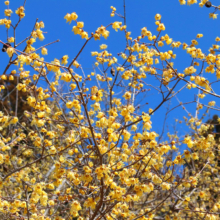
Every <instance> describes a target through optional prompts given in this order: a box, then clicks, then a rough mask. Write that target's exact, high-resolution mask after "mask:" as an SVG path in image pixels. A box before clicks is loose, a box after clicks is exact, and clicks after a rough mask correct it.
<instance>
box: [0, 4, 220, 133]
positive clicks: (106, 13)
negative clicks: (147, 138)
mask: <svg viewBox="0 0 220 220" xmlns="http://www.w3.org/2000/svg"><path fill="white" fill-rule="evenodd" d="M212 3H213V4H214V5H217V4H219V3H220V1H219V0H213V1H212ZM0 4H1V7H0V8H1V10H0V18H4V8H6V6H5V5H4V3H3V1H2V2H1V3H0ZM22 4H23V1H21V0H12V1H11V2H10V8H11V9H12V10H13V12H14V13H13V16H12V23H13V24H14V23H15V22H16V21H17V19H18V18H17V15H15V9H17V8H18V7H19V6H21V5H22ZM110 6H114V7H116V9H117V11H116V12H117V13H120V14H123V0H117V1H116V0H62V1H60V0H59V1H58V0H46V1H45V0H27V2H26V6H25V13H26V16H25V18H24V19H23V20H22V22H21V23H20V25H19V27H18V30H17V31H18V32H17V42H20V41H21V40H23V39H24V38H25V37H27V36H28V35H29V34H30V32H31V31H32V29H33V25H34V23H35V20H36V18H38V19H39V21H43V22H44V24H45V28H44V29H43V30H44V31H45V32H47V34H45V40H44V41H43V42H40V41H39V40H38V41H37V43H36V44H34V47H36V48H38V47H39V46H42V45H44V44H47V43H49V42H52V41H54V40H57V39H59V40H60V42H59V43H56V44H54V45H50V46H48V47H47V48H48V55H47V56H45V60H46V61H52V60H53V59H54V58H58V59H60V58H61V57H62V56H63V55H68V56H69V57H70V60H71V59H72V58H74V57H75V55H76V54H77V53H78V51H79V50H80V48H81V47H82V45H83V44H84V42H85V40H82V39H81V37H80V36H79V35H77V36H76V35H74V33H73V32H72V26H73V25H75V23H74V22H72V23H71V25H69V24H68V23H66V20H65V19H64V16H65V15H66V14H67V13H72V12H76V13H77V14H78V16H79V17H78V21H83V22H84V25H85V26H84V30H85V31H87V32H88V33H91V32H95V30H96V29H97V28H98V27H100V26H101V25H104V26H106V25H108V24H110V23H111V22H114V21H122V19H121V18H119V17H117V16H115V17H110V13H111V9H110ZM210 12H213V9H208V8H206V7H203V8H200V7H199V6H198V5H192V6H186V5H185V6H181V5H180V4H179V1H178V0H166V1H165V0H153V1H152V0H151V1H150V0H135V1H134V0H126V14H127V27H128V28H127V30H128V31H131V32H132V34H131V36H132V37H134V38H135V37H136V36H138V35H140V29H141V28H143V27H147V29H148V30H150V31H151V32H152V33H153V34H157V32H156V25H155V19H154V16H155V14H157V13H160V14H161V15H162V22H163V23H164V24H165V27H166V30H165V32H164V34H165V33H167V34H168V35H169V36H170V37H171V38H173V40H175V41H180V42H182V43H183V42H186V43H187V44H190V42H191V40H192V39H195V37H196V35H197V34H198V33H202V34H203V35H204V37H203V38H201V39H199V47H201V49H202V50H203V51H204V52H208V49H209V48H210V47H211V45H212V44H214V42H215V37H216V36H217V34H218V33H219V29H220V23H219V19H216V20H213V19H210V18H209V13H210ZM217 13H218V12H217ZM109 30H110V36H109V38H108V40H105V39H104V38H102V39H101V40H100V41H94V40H92V41H90V42H89V43H88V45H87V46H86V48H85V50H84V51H83V53H82V54H81V55H80V57H79V59H78V61H79V63H80V64H81V65H82V66H83V69H84V71H85V73H86V74H90V72H91V71H92V65H93V63H94V61H95V59H94V57H91V55H90V54H91V51H96V50H99V45H101V44H103V43H104V44H107V45H108V50H109V51H110V52H111V53H112V54H113V55H115V56H117V53H119V52H122V51H123V49H124V47H125V41H124V33H123V32H119V33H118V32H115V31H114V30H113V29H112V28H111V27H110V28H109ZM0 36H1V37H0V40H2V41H4V42H5V41H6V34H5V28H4V27H3V26H0ZM10 36H12V35H10ZM219 36H220V34H219ZM24 46H25V45H24V44H23V46H21V47H20V49H22V48H23V47H24ZM162 50H163V49H162ZM176 54H177V58H176V60H175V66H174V67H175V68H177V69H178V71H179V72H182V71H183V70H184V69H185V68H186V67H188V66H190V63H191V58H190V56H189V55H188V54H186V52H185V51H183V50H182V49H181V47H180V48H179V49H177V50H176ZM7 60H8V57H7V56H6V54H5V53H0V70H1V71H3V70H4V68H5V66H6V63H7ZM211 79H213V76H211ZM149 80H150V78H149ZM148 83H150V81H149V82H148ZM181 85H183V84H181ZM180 87H181V86H180ZM180 87H179V88H180ZM213 88H214V89H215V91H216V92H217V93H220V90H219V89H218V83H217V84H215V86H214V87H213ZM194 95H195V94H194V91H193V90H185V92H183V93H180V94H179V95H178V98H179V100H180V101H182V102H185V101H191V100H193V99H194ZM157 96H158V94H157V93H156V91H153V90H151V91H150V92H149V96H147V98H146V102H148V103H149V105H148V107H147V109H148V108H154V107H155V106H157V104H158V103H159V102H160V99H156V101H155V97H157ZM210 100H215V101H216V102H217V105H219V104H218V102H219V101H218V100H216V99H211V98H210V96H207V98H205V99H204V103H206V104H207V103H208V101H210ZM176 103H177V102H176V101H174V102H172V103H171V106H172V107H173V106H175V104H176ZM165 106H166V105H165ZM186 108H187V110H188V111H190V112H191V113H194V112H195V105H191V106H189V105H188V106H186ZM147 109H146V110H147ZM165 110H166V109H165V108H164V107H163V108H161V109H160V110H158V112H156V113H155V114H154V116H152V120H153V129H155V131H156V132H158V133H160V131H161V130H162V125H161V124H162V123H161V122H162V121H163V118H164V111H165ZM214 113H215V112H214V111H213V113H211V115H212V114H214ZM183 115H184V116H187V115H186V113H185V112H184V111H183V110H182V109H181V108H177V109H176V110H175V111H173V112H172V113H171V114H169V117H168V121H167V122H168V126H169V129H170V130H171V131H172V129H173V128H172V126H173V125H174V123H175V122H174V119H175V118H179V119H182V116H183ZM179 132H180V135H184V134H186V127H185V126H184V125H179Z"/></svg>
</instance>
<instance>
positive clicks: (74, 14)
mask: <svg viewBox="0 0 220 220" xmlns="http://www.w3.org/2000/svg"><path fill="white" fill-rule="evenodd" d="M77 18H78V15H77V14H76V13H75V12H73V13H71V19H72V20H74V21H75V20H76V19H77Z"/></svg>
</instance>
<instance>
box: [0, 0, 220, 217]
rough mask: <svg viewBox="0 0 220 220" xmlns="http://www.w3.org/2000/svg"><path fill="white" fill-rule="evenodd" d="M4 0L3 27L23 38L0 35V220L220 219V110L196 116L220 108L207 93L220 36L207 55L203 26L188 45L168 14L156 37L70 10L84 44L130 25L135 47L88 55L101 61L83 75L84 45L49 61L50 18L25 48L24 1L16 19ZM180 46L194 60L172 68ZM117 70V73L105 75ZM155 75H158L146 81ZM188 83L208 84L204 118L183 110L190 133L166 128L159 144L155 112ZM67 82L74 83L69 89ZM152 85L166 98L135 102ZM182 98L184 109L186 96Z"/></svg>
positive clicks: (219, 63) (203, 89)
mask: <svg viewBox="0 0 220 220" xmlns="http://www.w3.org/2000/svg"><path fill="white" fill-rule="evenodd" d="M25 2H26V1H25ZM179 2H180V4H181V5H183V4H186V1H185V0H179ZM206 2H207V1H206V0H202V1H201V2H200V3H199V5H200V6H201V7H202V6H203V5H205V4H206ZM195 3H197V1H196V0H188V1H187V4H188V5H192V4H195ZM5 5H6V6H7V9H5V10H4V15H5V18H3V19H0V25H5V28H6V29H10V28H14V36H8V38H7V41H8V42H3V41H1V40H0V43H1V44H2V45H3V47H4V49H5V52H6V53H5V54H6V56H7V55H8V57H9V59H10V61H9V63H8V64H7V65H6V66H7V67H6V68H5V71H4V73H3V74H2V75H1V85H0V91H1V92H2V94H3V95H2V96H1V98H2V104H1V105H0V107H1V109H0V218H1V219H5V220H6V219H30V220H35V219H39V220H52V219H56V220H64V219H77V220H87V219H89V220H94V219H99V220H101V219H107V220H114V219H126V220H135V219H140V220H151V219H165V220H169V219H174V220H183V219H207V220H208V219H210V220H217V219H219V217H218V216H219V209H220V195H219V186H220V179H219V169H220V156H219V149H220V143H219V137H220V135H219V133H220V125H218V124H219V122H220V120H219V119H218V117H217V116H214V117H213V119H212V120H210V121H208V122H206V123H204V122H203V121H202V120H200V119H199V118H198V114H199V111H200V109H202V108H203V107H204V106H205V107H207V108H208V109H209V108H218V107H217V106H216V102H215V101H214V100H209V101H208V102H207V103H206V102H205V101H204V102H202V101H201V100H202V99H203V98H204V97H205V96H206V95H207V94H209V95H211V96H212V97H213V96H215V97H218V98H219V95H217V94H216V93H215V92H214V91H213V89H212V86H211V82H210V81H211V79H212V80H213V78H211V79H209V73H214V74H215V79H216V80H218V79H219V78H220V70H219V67H220V55H219V54H216V52H215V50H218V49H219V47H220V46H219V45H218V42H219V41H220V38H219V37H216V44H215V45H212V47H211V48H210V49H209V52H207V51H206V52H203V51H202V50H201V49H200V48H198V44H199V39H200V38H201V37H203V35H202V34H197V36H196V39H193V40H192V41H191V44H190V45H187V44H186V43H183V42H180V41H175V40H174V39H173V38H171V37H170V36H169V35H168V34H167V33H165V30H166V28H165V24H164V23H162V21H161V19H162V16H161V15H160V14H156V15H155V24H156V34H154V33H153V32H151V31H150V30H148V29H147V27H143V28H140V33H139V36H137V37H133V36H132V33H131V32H130V31H128V28H127V26H126V25H125V24H123V22H121V21H114V22H112V23H111V24H109V25H106V26H103V25H101V26H100V27H98V28H97V30H95V31H94V33H91V34H90V35H89V34H88V33H87V32H86V31H84V22H83V21H78V20H77V19H78V15H77V13H76V12H72V13H68V14H66V15H65V17H64V18H65V19H66V21H67V22H69V24H70V23H71V22H72V21H74V22H75V24H76V25H75V26H73V28H72V30H73V32H74V34H78V35H80V36H81V38H82V39H85V40H86V43H87V42H88V41H93V40H100V39H101V37H103V38H104V39H108V37H109V34H110V28H109V27H110V26H111V27H112V28H113V31H116V32H120V31H122V32H124V33H125V41H126V42H127V44H126V48H125V50H123V51H122V52H120V53H118V54H117V55H113V54H112V53H111V52H110V51H109V50H107V48H108V46H107V44H102V45H100V50H98V49H97V51H92V52H91V56H92V57H93V58H94V62H95V67H94V71H93V72H91V73H90V74H88V75H86V74H85V73H84V71H83V67H82V66H81V64H79V63H78V61H77V58H78V56H79V55H80V54H81V52H82V51H83V49H84V47H85V46H86V43H85V44H84V46H83V47H82V49H81V50H80V51H79V53H78V54H77V56H76V57H72V58H69V56H68V55H63V56H61V58H54V60H53V61H51V62H48V61H45V59H44V56H46V55H47V54H48V53H49V51H48V49H47V45H43V46H42V47H40V48H37V49H36V48H35V47H34V46H33V45H34V43H35V42H36V41H38V40H40V41H43V40H44V38H45V36H44V32H43V31H42V29H43V28H44V22H43V21H41V22H36V23H35V26H34V29H33V31H32V32H31V33H30V36H29V37H27V38H26V40H24V41H22V42H21V43H20V44H22V43H26V45H25V46H24V49H23V50H22V51H20V50H18V49H17V47H16V44H15V40H16V36H17V35H16V34H15V33H16V32H17V29H16V27H17V26H18V24H19V23H20V21H21V19H22V18H24V17H25V13H24V10H25V9H24V8H25V4H24V5H23V6H21V7H19V8H18V9H17V10H16V11H15V14H16V15H17V16H18V17H19V21H18V23H17V24H15V25H12V21H11V14H12V13H13V11H12V10H11V9H10V8H9V1H5ZM111 10H112V12H111V14H110V15H111V17H114V16H115V15H116V16H119V17H122V18H124V17H125V15H124V17H123V16H122V15H119V14H117V13H116V8H115V7H113V6H112V7H111ZM216 16H217V15H216V14H215V12H214V13H212V15H210V17H212V18H216ZM7 33H8V32H7ZM89 36H90V37H89ZM6 43H7V44H6ZM9 43H11V44H9ZM54 43H55V42H54ZM159 47H160V48H163V51H162V49H159ZM180 47H181V48H180ZM39 49H40V50H41V54H40V53H38V52H37V50H39ZM178 49H183V50H184V51H185V52H186V54H187V55H189V56H191V58H192V63H191V65H188V66H186V67H185V70H184V71H183V72H184V73H182V72H180V71H178V70H177V69H175V68H174V61H175V58H176V51H177V50H178ZM3 52H4V50H3ZM68 59H70V60H71V61H70V62H69V61H68ZM67 64H68V65H67ZM73 67H75V68H73ZM200 67H201V68H200ZM111 68H113V70H114V74H112V76H113V77H114V78H113V77H111V75H110V74H108V73H110V69H111ZM199 68H200V69H199ZM15 69H16V70H15ZM203 69H204V70H205V74H203V75H202V74H201V72H202V70H203ZM98 70H99V71H100V73H99V74H98V73H97V72H98ZM48 74H52V75H53V76H54V77H53V79H52V80H49V78H48ZM147 77H154V79H155V81H157V82H158V83H159V84H156V85H154V84H153V83H152V84H151V85H149V84H147V83H148V81H147V80H146V79H147ZM41 80H44V82H46V86H45V85H44V86H42V85H41V83H39V82H40V81H41ZM91 81H92V83H91ZM180 82H182V83H184V87H183V89H185V88H186V89H195V90H198V91H199V92H198V101H195V102H196V104H197V107H196V109H195V111H196V116H195V117H193V116H192V115H191V114H189V118H185V122H186V124H187V125H188V126H189V127H190V128H191V129H192V130H193V133H192V134H191V135H187V136H185V137H183V138H182V137H178V136H177V135H171V134H168V139H167V141H163V142H162V141H161V137H160V135H159V134H157V133H156V131H154V129H153V123H152V116H153V115H155V114H156V113H157V110H158V109H159V108H160V107H161V106H162V105H163V104H164V103H166V102H167V101H169V100H170V99H172V98H173V97H174V96H175V95H176V94H177V93H179V92H180V91H181V90H182V89H176V86H177V84H179V83H180ZM63 84H64V85H65V88H66V90H65V91H62V90H60V85H63ZM149 87H153V88H154V89H156V90H157V93H159V95H161V96H162V101H161V98H160V102H159V103H158V105H157V106H156V107H155V108H149V110H146V108H145V107H144V108H142V106H141V105H138V104H137V103H136V100H138V101H139V99H140V98H139V95H140V94H141V96H143V97H145V95H146V93H147V91H148V89H149ZM13 91H16V92H14V93H13ZM67 91H68V92H67ZM11 93H13V97H14V98H10V97H12V96H11ZM19 94H20V96H19ZM22 103H25V105H22ZM145 105H146V104H145ZM21 106H22V108H21ZM178 106H182V107H183V109H185V105H184V103H181V102H180V103H179V105H178ZM178 106H176V107H178ZM151 107H152V106H151ZM178 146H185V150H184V151H179V149H178Z"/></svg>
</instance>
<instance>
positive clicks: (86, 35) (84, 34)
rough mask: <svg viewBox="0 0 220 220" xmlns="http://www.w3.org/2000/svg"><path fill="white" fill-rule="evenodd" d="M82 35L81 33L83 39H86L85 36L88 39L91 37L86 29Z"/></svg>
mask: <svg viewBox="0 0 220 220" xmlns="http://www.w3.org/2000/svg"><path fill="white" fill-rule="evenodd" d="M80 35H81V37H82V39H84V38H85V39H86V40H88V39H89V37H88V33H87V32H85V31H83V32H82V33H81V34H80Z"/></svg>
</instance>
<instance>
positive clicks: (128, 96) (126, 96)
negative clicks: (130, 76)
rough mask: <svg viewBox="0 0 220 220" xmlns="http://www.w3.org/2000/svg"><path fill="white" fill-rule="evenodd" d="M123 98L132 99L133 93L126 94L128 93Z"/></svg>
mask: <svg viewBox="0 0 220 220" xmlns="http://www.w3.org/2000/svg"><path fill="white" fill-rule="evenodd" d="M123 97H124V98H125V99H130V98H131V93H130V92H126V93H125V94H124V95H123Z"/></svg>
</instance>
